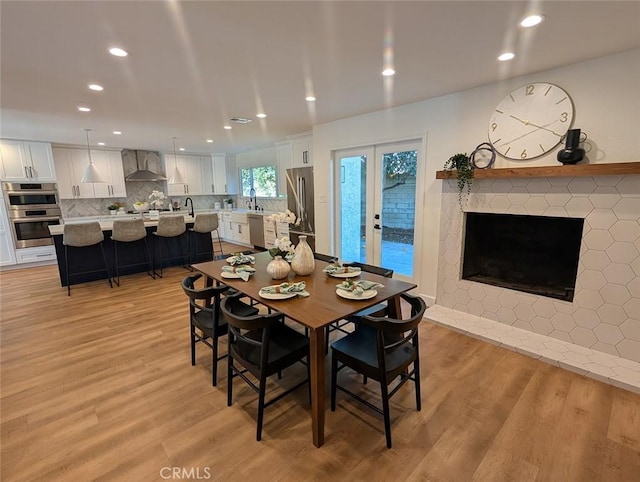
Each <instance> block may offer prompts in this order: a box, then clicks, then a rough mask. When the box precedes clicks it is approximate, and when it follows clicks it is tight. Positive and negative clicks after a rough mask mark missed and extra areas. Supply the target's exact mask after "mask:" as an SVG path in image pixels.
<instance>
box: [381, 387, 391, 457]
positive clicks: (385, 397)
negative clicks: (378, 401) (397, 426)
mask: <svg viewBox="0 0 640 482" xmlns="http://www.w3.org/2000/svg"><path fill="white" fill-rule="evenodd" d="M380 391H381V392H382V414H383V416H384V433H385V436H386V438H387V448H388V449H390V448H391V417H390V415H389V388H388V387H387V382H386V377H383V380H381V381H380Z"/></svg>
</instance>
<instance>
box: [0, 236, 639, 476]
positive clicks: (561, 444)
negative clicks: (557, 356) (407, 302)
mask: <svg viewBox="0 0 640 482" xmlns="http://www.w3.org/2000/svg"><path fill="white" fill-rule="evenodd" d="M226 249H227V250H230V247H229V246H227V247H226ZM227 252H228V251H227ZM186 274H188V271H186V270H184V269H183V268H170V269H167V270H165V278H163V279H156V280H152V279H151V278H150V277H148V276H146V275H144V274H140V275H132V276H126V277H123V278H122V286H121V287H120V288H113V289H110V288H109V286H108V284H107V283H106V282H92V283H87V284H82V285H74V286H73V287H72V291H71V297H67V296H66V290H65V289H64V288H62V287H61V286H60V283H59V280H58V273H57V268H56V267H55V266H47V267H40V268H32V269H24V270H15V271H4V272H1V273H0V292H1V298H0V301H1V323H0V337H1V338H0V340H1V380H0V381H1V387H0V388H1V394H0V395H1V396H0V402H1V444H2V447H1V456H2V459H1V466H2V467H1V474H0V475H1V479H2V481H4V482H10V481H22V480H46V481H49V480H61V481H62V480H64V481H87V480H96V479H99V480H114V481H155V480H167V479H168V478H170V477H171V475H172V472H171V470H173V469H171V468H172V467H175V468H177V469H175V470H178V471H179V472H178V474H179V475H180V476H181V478H182V479H187V478H190V479H191V480H194V479H198V478H199V479H200V480H221V481H236V480H238V481H246V480H252V481H272V480H283V481H306V480H332V481H333V480H336V481H347V480H348V481H367V482H371V481H377V480H389V481H396V480H397V481H406V480H409V481H414V480H416V481H417V480H420V481H422V480H429V481H457V482H458V481H468V480H476V481H518V482H520V481H580V482H582V481H614V480H615V481H629V482H631V481H638V480H640V396H639V395H637V394H633V393H631V392H628V391H625V390H622V389H619V388H616V387H613V386H610V385H605V384H603V383H600V382H597V381H595V380H593V379H589V378H585V377H582V376H579V375H577V374H575V373H571V372H568V371H565V370H562V369H560V368H557V367H554V366H551V365H548V364H545V363H543V362H541V361H538V360H534V359H531V358H528V357H525V356H522V355H520V354H517V353H514V352H511V351H508V350H505V349H501V348H498V347H496V346H493V345H490V344H487V343H483V342H481V341H479V340H476V339H473V338H468V337H465V336H463V335H461V334H458V333H455V332H453V331H450V330H447V329H445V328H442V327H439V326H436V325H434V324H431V323H428V322H426V321H425V322H424V323H423V325H422V327H421V360H422V373H423V374H422V411H421V412H416V410H415V400H414V399H413V385H409V384H407V385H405V387H403V388H402V389H401V390H400V391H399V392H398V394H397V395H396V396H395V397H394V399H393V400H392V403H391V410H392V434H393V443H394V448H393V449H392V450H387V448H386V447H385V440H384V428H383V423H382V419H381V417H379V416H378V415H377V414H375V413H373V412H371V411H370V410H369V409H367V408H366V407H363V406H360V405H358V404H357V403H356V402H354V401H351V400H349V399H346V397H345V396H344V395H340V394H339V395H338V407H337V410H336V412H334V413H332V412H330V411H329V412H328V413H327V416H326V443H325V445H324V446H323V447H322V448H320V449H317V448H315V447H314V446H313V444H312V441H311V419H310V414H309V406H308V401H307V395H306V390H305V389H300V390H298V391H296V392H295V393H294V394H292V395H291V396H289V397H286V398H284V399H283V400H281V401H280V402H278V403H276V404H275V405H274V406H272V407H270V408H268V409H267V410H266V413H265V425H264V430H263V440H262V442H256V441H255V428H256V422H255V417H256V405H257V395H256V394H255V393H254V392H253V391H251V390H250V389H249V388H248V387H247V386H246V385H245V384H244V383H242V382H241V381H240V380H236V381H235V384H234V387H235V389H234V404H233V406H231V407H227V406H226V381H227V380H226V361H224V360H223V361H222V362H221V363H220V366H219V384H218V387H212V386H211V372H210V366H211V356H210V351H209V350H208V349H207V348H206V347H204V346H198V356H197V364H196V366H195V367H192V366H191V364H190V356H189V338H188V326H189V322H188V318H187V317H188V307H187V301H186V297H185V296H184V294H183V293H182V290H181V289H180V286H179V283H180V280H181V279H182V277H183V276H185V275H186ZM222 350H226V346H225V344H224V343H223V344H222ZM303 373H304V368H302V367H301V368H300V369H295V368H292V369H290V370H287V371H285V373H284V377H283V379H282V380H281V381H278V380H274V381H272V382H270V385H271V387H272V388H273V387H276V385H278V384H279V383H282V384H288V383H295V381H296V380H297V379H298V376H300V375H302V374H303ZM341 376H342V377H343V380H345V381H346V382H348V383H352V384H353V386H354V387H360V388H359V389H360V390H361V391H362V393H365V394H367V396H370V397H371V398H372V399H374V400H377V397H378V396H377V392H378V390H377V386H376V384H375V383H373V382H369V383H368V384H367V385H362V384H361V378H358V377H355V376H354V375H352V374H350V373H348V372H346V370H345V371H344V372H343V373H341ZM328 380H329V376H328V365H327V382H328ZM327 393H328V390H327ZM327 409H328V400H327ZM163 468H164V469H163ZM163 476H164V479H163ZM167 476H168V477H167Z"/></svg>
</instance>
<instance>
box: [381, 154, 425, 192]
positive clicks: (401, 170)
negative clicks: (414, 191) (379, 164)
mask: <svg viewBox="0 0 640 482" xmlns="http://www.w3.org/2000/svg"><path fill="white" fill-rule="evenodd" d="M383 166H384V174H385V177H386V183H385V184H387V185H386V186H385V188H384V189H385V190H386V189H392V188H394V187H396V186H399V185H401V184H404V183H405V182H406V181H407V179H408V178H410V177H415V175H416V172H417V170H418V151H405V152H393V153H390V154H385V155H384V157H383ZM390 183H393V184H391V185H389V184H390Z"/></svg>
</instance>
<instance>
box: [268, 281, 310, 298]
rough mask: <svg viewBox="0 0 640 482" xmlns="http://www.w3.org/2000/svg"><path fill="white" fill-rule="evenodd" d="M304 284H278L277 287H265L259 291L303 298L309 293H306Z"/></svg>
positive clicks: (302, 282)
mask: <svg viewBox="0 0 640 482" xmlns="http://www.w3.org/2000/svg"><path fill="white" fill-rule="evenodd" d="M306 287H307V285H306V283H305V282H304V281H298V282H297V283H286V282H285V283H280V284H279V285H277V286H265V287H264V288H262V289H260V291H262V292H263V293H295V294H297V295H298V296H302V297H303V298H305V297H307V296H309V292H308V291H306Z"/></svg>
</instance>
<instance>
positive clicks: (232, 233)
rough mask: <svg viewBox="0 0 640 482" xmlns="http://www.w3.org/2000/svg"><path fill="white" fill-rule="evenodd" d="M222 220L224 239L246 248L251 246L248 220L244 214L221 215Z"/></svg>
mask: <svg viewBox="0 0 640 482" xmlns="http://www.w3.org/2000/svg"><path fill="white" fill-rule="evenodd" d="M222 219H223V222H224V239H226V240H227V241H231V242H234V243H239V244H244V245H247V246H250V245H251V236H250V231H249V219H248V218H247V215H246V214H241V213H234V212H230V213H223V215H222Z"/></svg>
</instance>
